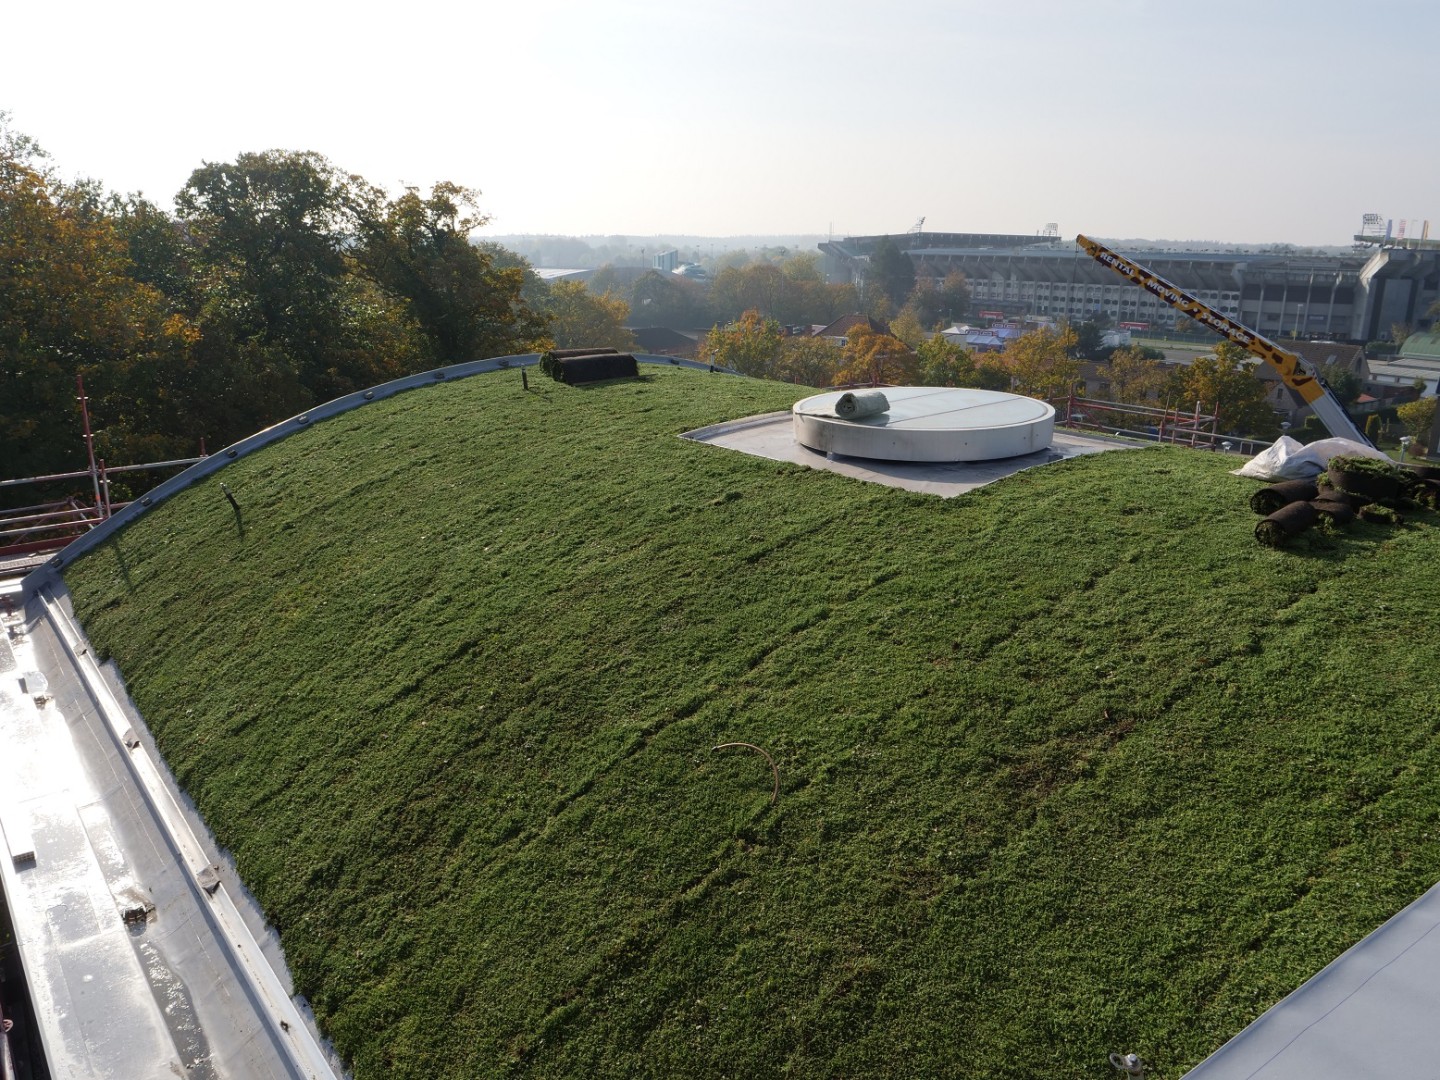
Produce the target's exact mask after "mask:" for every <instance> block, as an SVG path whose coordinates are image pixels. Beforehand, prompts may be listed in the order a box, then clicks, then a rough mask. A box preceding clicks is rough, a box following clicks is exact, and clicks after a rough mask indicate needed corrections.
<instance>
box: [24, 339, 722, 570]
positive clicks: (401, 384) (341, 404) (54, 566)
mask: <svg viewBox="0 0 1440 1080" xmlns="http://www.w3.org/2000/svg"><path fill="white" fill-rule="evenodd" d="M540 355H541V354H540V353H515V354H512V355H509V356H495V357H491V358H490V359H488V360H469V361H466V362H465V363H462V364H451V365H449V366H447V367H440V368H434V369H432V370H430V371H422V372H420V373H418V374H415V375H406V376H404V377H403V378H399V379H392V380H391V381H390V382H386V383H381V384H380V385H378V386H373V387H371V388H370V389H368V390H357V391H356V392H355V393H353V394H345V395H344V396H342V397H338V398H333V399H331V400H330V401H327V402H325V403H324V404H321V405H317V406H315V407H314V408H313V409H306V410H305V411H304V412H302V413H299V414H297V415H295V416H292V417H290V418H289V419H288V420H281V421H280V422H279V423H278V424H271V425H270V426H269V427H267V428H264V429H262V430H260V431H257V432H256V433H255V434H254V435H250V436H248V437H246V438H244V439H241V440H240V441H239V442H234V443H231V444H230V445H229V446H227V447H226V448H225V449H224V450H220V451H218V452H216V453H214V454H210V455H209V456H208V457H206V458H204V459H203V460H201V461H198V462H196V463H195V464H194V465H191V466H190V467H189V468H188V469H186V470H185V471H184V472H181V473H177V474H176V475H174V476H172V477H170V479H168V480H166V481H165V482H164V483H162V484H158V485H156V486H155V487H153V488H151V489H150V490H149V491H147V492H146V493H145V494H144V495H142V496H140V497H139V498H138V499H135V500H134V501H132V502H131V503H130V505H128V506H126V507H125V508H124V509H123V510H121V511H120V512H119V513H118V514H115V515H113V516H112V517H110V518H107V519H106V520H105V521H104V522H102V523H101V524H99V525H97V526H95V528H93V529H91V530H90V531H89V532H87V533H86V534H85V535H84V536H79V537H76V538H75V539H74V540H73V541H71V542H70V543H69V544H67V545H66V546H65V547H64V548H62V549H61V550H60V551H59V552H57V553H56V554H55V555H52V556H51V557H50V558H49V559H48V560H46V562H45V565H44V566H41V567H40V568H39V569H37V570H33V571H31V572H30V573H29V574H28V575H26V576H25V577H24V578H23V579H22V580H21V582H20V590H21V595H22V597H28V596H30V595H31V594H33V593H34V592H36V591H37V590H38V589H40V588H41V587H42V586H43V585H45V584H46V583H47V582H48V581H50V580H51V579H52V578H53V577H55V576H56V575H58V574H59V572H60V571H61V570H63V569H64V568H65V567H67V566H69V565H70V564H71V563H72V562H74V561H75V560H76V559H78V558H79V557H80V556H81V555H84V554H85V553H86V552H88V551H90V550H91V549H92V548H95V547H97V546H99V545H100V544H103V543H104V542H105V541H106V540H108V539H110V537H111V536H113V535H114V534H115V533H116V532H118V531H119V530H120V529H123V528H124V527H125V526H127V525H129V524H130V523H131V522H132V521H134V520H135V519H136V518H138V517H140V516H141V515H143V514H146V513H148V512H149V511H150V510H151V509H153V508H154V507H156V506H158V505H159V504H160V503H162V502H164V501H165V500H166V499H168V498H170V497H171V496H172V495H176V494H178V493H179V492H181V491H184V490H185V489H186V488H188V487H190V486H191V485H192V484H194V483H195V482H196V481H199V480H203V479H204V478H205V477H207V476H210V475H211V474H212V473H216V472H219V471H220V470H221V469H223V468H224V467H225V466H226V465H229V464H230V463H231V462H232V461H238V460H239V459H240V458H242V457H245V456H246V455H247V454H252V453H254V452H255V451H256V450H259V449H260V448H261V447H265V446H269V445H270V444H271V443H273V442H279V441H280V440H281V439H284V438H288V437H289V436H291V435H294V434H295V433H296V432H297V431H303V430H304V429H305V428H307V427H309V426H310V425H311V424H313V423H315V422H317V421H319V420H328V419H330V418H331V417H332V416H339V415H340V414H341V413H347V412H349V411H350V410H351V409H358V408H359V407H360V406H362V405H368V404H370V403H371V402H372V401H383V400H385V399H386V398H390V397H394V396H395V395H396V394H399V393H403V392H404V391H406V390H415V389H418V388H419V387H422V386H433V385H435V383H437V382H450V381H453V380H455V379H464V378H467V377H469V376H471V375H484V374H487V373H488V372H492V371H500V370H503V369H507V368H519V367H529V366H531V365H533V364H536V363H538V362H539V360H540ZM633 355H634V357H635V359H636V360H637V361H639V362H640V363H642V364H664V365H670V366H673V367H688V368H695V369H698V370H700V371H710V372H716V373H719V374H724V375H739V372H736V371H732V370H731V369H729V368H722V367H715V366H714V365H712V364H705V363H701V362H699V361H696V360H682V359H680V358H679V357H674V356H658V355H655V354H653V353H635V354H633Z"/></svg>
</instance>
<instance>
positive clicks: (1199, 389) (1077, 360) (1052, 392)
mask: <svg viewBox="0 0 1440 1080" xmlns="http://www.w3.org/2000/svg"><path fill="white" fill-rule="evenodd" d="M902 314H903V311H902ZM1097 341H1098V334H1096V333H1094V328H1093V327H1088V325H1087V326H1082V327H1079V328H1077V327H1073V326H1071V325H1068V324H1065V323H1061V324H1059V325H1057V326H1042V327H1037V328H1035V329H1033V330H1031V331H1029V332H1027V333H1024V334H1021V335H1019V336H1017V337H1015V338H1013V339H1011V340H1010V341H1009V342H1007V343H1006V345H1005V346H1004V348H1003V349H1001V350H999V351H997V352H989V353H980V352H975V351H973V350H970V349H967V348H966V347H964V346H963V345H960V344H959V343H957V342H953V341H950V340H948V339H947V338H945V337H944V335H942V334H939V333H933V334H932V333H926V332H923V331H920V330H919V329H918V327H917V326H916V325H915V323H914V321H913V320H903V319H900V318H897V319H896V320H895V322H893V323H891V324H890V326H889V328H888V330H883V329H876V328H875V327H874V326H873V325H871V324H870V323H869V322H868V321H867V322H866V323H862V324H859V325H857V326H856V327H855V328H854V329H852V330H851V331H850V332H849V333H848V334H847V335H846V336H845V338H844V340H843V341H831V340H828V339H825V338H820V337H814V336H811V335H808V334H799V335H790V334H786V332H785V329H784V327H783V326H782V325H781V324H780V323H779V322H778V321H777V320H775V319H769V318H766V317H764V316H763V315H762V314H761V313H760V312H759V311H757V310H751V311H747V312H745V313H744V314H743V315H742V316H741V317H740V318H739V319H737V320H735V321H734V322H731V323H728V324H726V325H724V326H718V327H716V328H715V329H714V330H712V331H711V332H710V333H709V334H708V335H706V338H705V340H704V341H703V342H702V343H701V347H700V357H701V359H702V360H706V361H708V362H710V363H713V364H716V365H720V366H724V367H728V368H732V369H733V370H736V371H739V372H741V373H742V374H746V375H752V376H756V377H758V378H769V379H778V380H781V381H786V382H796V383H801V384H803V385H806V386H816V387H823V386H844V385H850V384H859V383H865V384H876V383H879V384H889V385H916V386H950V387H967V388H972V389H982V390H1003V391H1008V392H1013V393H1019V394H1025V395H1028V396H1032V397H1037V398H1052V399H1053V398H1059V397H1065V396H1068V395H1069V394H1070V393H1071V392H1072V391H1076V390H1077V389H1079V392H1080V393H1081V395H1082V396H1084V389H1083V386H1082V374H1083V369H1082V366H1081V365H1082V363H1084V362H1085V361H1087V360H1089V361H1092V362H1094V363H1095V365H1096V366H1095V368H1094V369H1093V370H1094V374H1095V375H1097V376H1098V377H1099V382H1100V383H1101V384H1102V385H1103V389H1102V388H1097V389H1096V392H1097V393H1099V394H1100V395H1101V396H1102V397H1104V398H1106V399H1108V400H1110V401H1115V402H1120V403H1126V404H1134V405H1176V406H1178V407H1184V408H1189V407H1192V406H1193V405H1194V403H1196V402H1200V403H1201V404H1202V406H1203V408H1204V409H1205V411H1207V412H1211V413H1213V414H1214V415H1216V416H1217V417H1218V418H1219V426H1220V429H1221V430H1222V431H1225V432H1226V433H1231V434H1239V435H1248V436H1254V437H1257V438H1274V437H1276V436H1277V435H1279V433H1280V427H1279V419H1278V417H1277V416H1276V413H1275V410H1274V409H1273V408H1272V407H1271V406H1270V404H1269V403H1268V402H1267V401H1266V400H1265V395H1266V389H1267V387H1266V384H1265V383H1264V382H1262V381H1261V380H1260V379H1259V378H1258V377H1256V375H1255V370H1256V368H1257V366H1258V364H1259V361H1258V360H1256V359H1255V358H1254V357H1252V356H1251V355H1250V354H1249V353H1247V352H1246V351H1245V350H1244V349H1242V348H1240V347H1239V346H1237V345H1234V344H1232V343H1230V342H1227V341H1221V342H1218V343H1217V345H1216V347H1215V350H1214V352H1213V353H1212V354H1211V355H1208V356H1202V357H1197V358H1196V359H1195V360H1194V361H1192V362H1191V363H1190V364H1188V365H1186V366H1170V365H1167V364H1165V363H1164V362H1163V355H1164V354H1163V353H1161V352H1160V351H1159V350H1157V349H1151V348H1146V347H1144V346H1139V345H1126V346H1121V347H1119V348H1105V347H1103V346H1099V345H1098V344H1096V342H1097Z"/></svg>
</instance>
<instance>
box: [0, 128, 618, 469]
mask: <svg viewBox="0 0 1440 1080" xmlns="http://www.w3.org/2000/svg"><path fill="white" fill-rule="evenodd" d="M477 200H478V192H476V191H474V190H473V189H470V188H466V187H463V186H460V185H458V184H454V183H451V182H448V181H441V182H438V183H435V184H434V185H432V186H431V187H430V188H429V189H428V190H421V189H418V188H409V189H407V190H405V191H404V192H402V193H400V194H399V195H391V194H388V193H387V192H385V191H383V190H382V189H380V188H379V187H377V186H375V185H373V184H371V183H369V182H367V181H366V180H365V179H364V178H363V177H360V176H357V175H354V174H350V173H346V172H344V171H343V170H341V169H339V168H338V167H336V166H335V165H333V164H332V163H331V162H329V161H327V160H326V159H325V158H324V157H322V156H320V155H319V154H315V153H310V152H290V151H266V152H261V153H245V154H240V155H239V156H238V157H236V159H235V160H234V161H229V162H222V163H205V164H203V165H202V166H201V167H199V168H197V169H196V170H194V172H192V173H191V175H190V177H189V179H188V180H187V181H186V182H185V185H184V187H182V188H181V190H180V191H179V193H178V194H177V195H176V197H175V211H174V213H173V214H172V213H168V212H166V211H164V210H162V209H160V208H159V207H158V206H156V205H155V204H154V203H152V202H150V201H149V200H147V199H145V198H143V197H141V196H139V195H128V196H120V195H116V194H112V193H107V192H105V191H104V190H103V188H102V187H101V185H100V184H99V183H97V182H94V181H81V182H66V181H64V180H62V179H61V178H60V177H59V175H58V174H57V172H56V170H55V169H54V168H53V166H52V165H51V163H50V160H49V158H48V156H47V155H46V154H45V153H44V151H43V150H42V149H41V148H40V147H39V146H38V145H37V144H36V143H35V141H34V140H33V139H31V138H29V137H28V136H26V135H24V134H22V133H20V132H17V131H15V130H14V129H13V128H12V127H11V126H10V124H9V120H8V117H7V116H5V115H4V114H3V113H0V476H3V477H18V476H27V475H39V474H46V473H53V472H62V471H69V470H74V469H77V468H82V467H84V463H85V460H86V458H85V451H84V447H83V444H82V442H81V438H80V425H79V418H78V415H77V407H76V401H75V398H76V382H75V380H76V376H77V375H80V376H83V377H84V381H85V389H86V392H87V395H88V397H89V399H90V402H89V404H90V410H91V420H92V424H93V426H94V429H95V442H96V450H97V454H98V455H99V456H101V457H104V458H106V459H108V461H109V462H110V463H111V464H119V463H132V462H142V461H156V460H163V459H168V458H175V457H186V456H193V455H195V454H196V453H198V452H199V450H200V448H201V446H202V445H204V446H205V447H206V448H208V449H211V450H213V449H216V448H218V447H220V446H223V445H225V444H227V443H229V442H232V441H234V440H235V439H238V438H242V437H244V436H246V435H249V434H251V433H252V432H254V431H256V430H258V429H260V428H262V427H265V426H267V425H268V424H271V423H274V422H275V421H277V420H280V419H283V418H285V417H287V416H291V415H294V414H296V413H299V412H303V411H304V410H305V409H307V408H310V407H312V406H313V405H315V404H317V403H319V402H323V401H326V400H329V399H330V398H333V397H336V396H338V395H341V394H345V393H349V392H352V391H355V390H357V389H361V388H364V387H368V386H372V385H374V384H376V383H379V382H383V381H386V380H388V379H393V378H397V377H400V376H403V375H406V374H411V373H414V372H417V371H424V370H428V369H430V368H433V367H436V366H439V365H443V364H450V363H456V362H459V361H464V360H472V359H481V358H484V357H489V356H496V355H503V354H506V353H514V352H526V351H534V350H537V349H543V348H546V347H549V346H551V345H552V344H556V343H557V342H568V341H569V339H571V338H573V337H575V336H582V337H583V336H587V335H589V336H598V337H604V338H607V339H609V340H607V341H605V342H604V343H605V344H613V343H617V342H618V343H620V344H624V343H625V342H626V335H625V334H624V331H623V329H622V327H623V325H624V322H625V316H626V314H627V311H626V309H625V306H624V305H623V304H616V303H614V302H609V301H607V300H606V299H605V298H603V297H598V296H595V295H593V294H592V293H590V292H589V291H587V290H585V289H584V288H583V287H582V286H576V285H565V286H556V287H555V288H554V289H551V288H549V287H547V286H546V285H545V283H544V282H542V281H541V280H540V279H539V278H538V277H537V276H536V275H535V274H534V273H533V272H532V271H530V269H529V267H528V265H527V264H526V263H525V262H524V260H522V259H520V258H519V257H517V256H515V255H513V254H512V253H510V252H507V251H505V250H504V249H502V248H499V247H497V246H495V245H485V244H475V243H473V242H472V241H471V234H472V233H473V232H474V231H475V230H476V229H478V228H479V227H480V226H481V225H483V224H484V223H485V222H486V220H487V218H486V215H485V214H483V213H482V212H481V211H480V210H479V209H478V203H477ZM585 343H586V344H591V343H598V342H588V341H587V342H585Z"/></svg>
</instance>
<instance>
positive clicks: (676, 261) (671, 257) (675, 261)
mask: <svg viewBox="0 0 1440 1080" xmlns="http://www.w3.org/2000/svg"><path fill="white" fill-rule="evenodd" d="M679 266H680V252H679V251H678V250H677V249H676V248H671V249H670V250H669V251H662V252H660V254H659V255H656V256H655V257H653V258H652V259H651V260H650V267H651V269H653V270H659V271H660V272H661V273H662V274H673V273H674V272H675V270H676V269H677V268H678V267H679Z"/></svg>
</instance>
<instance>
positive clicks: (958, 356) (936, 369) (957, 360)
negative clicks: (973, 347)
mask: <svg viewBox="0 0 1440 1080" xmlns="http://www.w3.org/2000/svg"><path fill="white" fill-rule="evenodd" d="M915 355H916V359H917V361H918V363H919V367H920V371H919V382H920V384H921V385H922V386H959V387H969V388H971V389H979V390H1006V389H1008V388H1009V386H1010V375H1009V373H1008V372H1006V371H1005V369H1004V368H1003V367H1001V366H1000V365H999V364H998V363H996V362H993V361H992V362H989V363H986V362H984V361H983V360H977V358H976V356H975V354H974V353H972V352H971V351H970V350H969V349H967V348H965V347H964V346H963V345H960V344H958V343H957V342H953V341H948V340H946V338H945V336H944V335H943V334H936V335H935V336H933V337H932V338H930V340H928V341H924V342H921V344H920V347H919V348H918V349H916V350H915Z"/></svg>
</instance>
